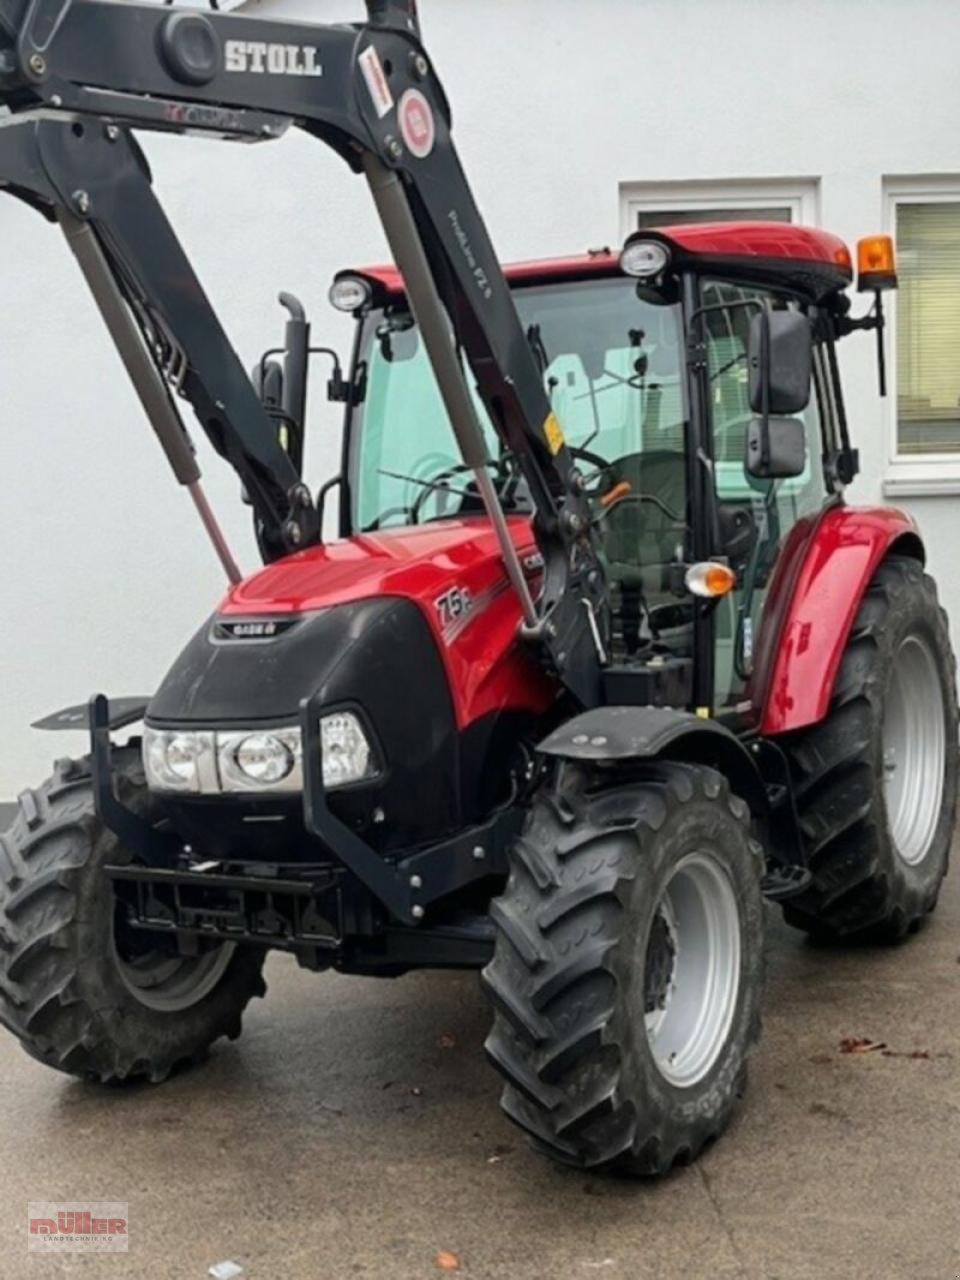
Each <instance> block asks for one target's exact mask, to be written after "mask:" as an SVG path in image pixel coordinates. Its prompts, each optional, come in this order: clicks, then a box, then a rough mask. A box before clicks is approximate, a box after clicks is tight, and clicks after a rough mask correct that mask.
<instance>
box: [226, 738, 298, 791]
mask: <svg viewBox="0 0 960 1280" xmlns="http://www.w3.org/2000/svg"><path fill="white" fill-rule="evenodd" d="M233 759H234V763H235V764H236V766H237V768H238V769H239V771H240V773H241V774H242V775H243V776H244V777H245V778H249V779H250V781H251V782H254V783H257V784H259V785H260V786H268V787H270V786H274V785H275V784H276V783H278V782H282V781H283V779H284V778H286V777H288V776H289V775H290V773H292V771H293V766H294V763H295V761H294V756H293V752H292V751H291V750H290V748H289V747H288V746H287V745H286V743H284V742H281V741H280V739H279V738H275V737H274V736H273V734H271V733H255V734H251V735H250V737H249V738H244V739H243V741H242V742H241V743H240V744H239V745H238V746H237V748H236V749H235V751H234V753H233Z"/></svg>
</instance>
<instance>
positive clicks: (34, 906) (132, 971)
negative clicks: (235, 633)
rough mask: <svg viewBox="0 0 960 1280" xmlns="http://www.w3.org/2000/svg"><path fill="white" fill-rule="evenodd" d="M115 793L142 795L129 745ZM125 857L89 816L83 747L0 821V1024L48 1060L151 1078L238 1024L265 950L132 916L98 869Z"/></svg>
mask: <svg viewBox="0 0 960 1280" xmlns="http://www.w3.org/2000/svg"><path fill="white" fill-rule="evenodd" d="M115 754H116V758H117V760H118V768H117V773H116V783H117V788H118V791H119V794H120V796H121V798H122V799H123V800H124V802H125V803H127V804H129V805H131V806H132V807H134V808H138V809H144V808H145V807H146V806H147V805H148V804H149V797H148V795H147V791H146V786H145V783H144V778H143V772H142V767H141V764H140V758H139V751H138V750H137V749H136V748H135V747H131V748H124V749H122V750H120V751H118V752H116V753H115ZM128 860H129V854H127V853H126V852H125V851H124V850H123V849H122V848H120V847H119V845H118V843H117V841H116V839H115V837H114V836H113V835H112V834H111V833H110V832H109V831H107V830H106V829H105V828H104V827H103V825H102V823H101V822H100V821H99V819H98V818H97V816H96V812H95V808H94V801H93V790H92V783H91V778H90V774H89V770H88V767H87V765H86V763H85V762H83V761H77V762H75V761H69V760H68V761H64V762H62V763H61V764H60V765H59V766H58V768H57V772H56V774H55V776H54V777H53V778H51V779H50V780H49V781H48V782H46V783H44V784H43V786H42V787H40V788H38V789H37V790H36V791H27V792H24V794H23V795H22V796H21V798H20V805H19V809H18V812H17V815H16V818H15V820H14V823H13V826H12V827H11V828H10V829H9V830H8V831H6V832H4V833H3V834H2V835H0V1024H2V1025H4V1026H6V1027H7V1028H8V1029H9V1030H10V1031H12V1032H13V1034H14V1035H15V1036H17V1037H18V1038H19V1040H20V1041H21V1043H22V1044H23V1047H24V1048H25V1049H26V1050H27V1052H28V1053H29V1054H31V1055H32V1056H33V1057H34V1058H37V1059H39V1060H40V1061H41V1062H43V1063H45V1064H46V1065H47V1066H51V1067H55V1068H57V1069H58V1070H60V1071H66V1072H69V1073H70V1074H71V1075H76V1076H80V1077H82V1078H84V1079H89V1080H100V1081H116V1080H126V1079H134V1078H137V1077H144V1076H146V1077H148V1078H149V1079H151V1080H153V1081H160V1080H163V1079H165V1077H166V1076H168V1075H169V1074H170V1072H171V1071H172V1070H173V1069H174V1068H175V1067H178V1066H180V1065H182V1064H184V1063H188V1062H192V1061H194V1060H196V1059H198V1058H201V1057H202V1056H203V1055H204V1054H205V1053H206V1050H207V1048H208V1047H209V1046H210V1045H211V1044H212V1043H213V1042H214V1041H215V1040H216V1039H218V1038H219V1037H220V1036H223V1035H226V1036H229V1037H231V1038H235V1037H236V1036H238V1035H239V1034H240V1020H241V1017H242V1014H243V1010H244V1008H245V1007H246V1005H247V1003H248V1002H249V1001H250V999H251V998H252V997H253V996H256V995H263V994H264V992H265V990H266V988H265V987H264V983H263V978H262V976H261V969H262V967H263V952H262V951H260V950H259V949H251V948H245V947H239V946H236V945H235V944H233V943H221V944H217V943H213V942H206V941H203V942H201V943H200V945H199V947H198V950H197V952H196V954H194V955H189V956H187V955H182V954H180V953H179V952H178V951H177V949H176V945H175V941H174V939H172V938H168V937H166V936H163V937H159V936H157V937H154V936H153V935H151V934H149V933H146V934H145V933H142V932H140V931H137V930H134V929H133V928H131V927H130V925H129V924H128V923H127V920H126V914H125V912H124V911H123V909H122V907H121V906H120V904H119V903H118V902H117V900H116V898H115V897H114V892H113V885H112V883H111V881H110V878H109V876H108V875H107V874H106V871H105V869H104V868H105V866H106V865H107V864H108V863H111V862H114V863H117V862H123V861H128Z"/></svg>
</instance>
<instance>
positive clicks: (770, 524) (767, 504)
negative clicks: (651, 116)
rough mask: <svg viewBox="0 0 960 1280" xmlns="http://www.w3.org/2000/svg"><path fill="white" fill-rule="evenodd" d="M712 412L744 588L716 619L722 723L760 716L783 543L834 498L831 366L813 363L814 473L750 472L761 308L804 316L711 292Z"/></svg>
mask: <svg viewBox="0 0 960 1280" xmlns="http://www.w3.org/2000/svg"><path fill="white" fill-rule="evenodd" d="M702 305H703V307H704V308H705V309H706V310H705V311H704V330H705V345H706V352H705V362H706V369H705V375H704V377H705V383H706V394H705V403H706V412H707V417H708V424H709V434H710V440H711V442H712V458H713V477H714V486H715V495H716V525H717V527H716V530H715V538H716V543H717V547H716V553H717V554H718V555H720V556H723V557H725V558H726V559H727V560H728V561H729V563H730V566H731V567H732V568H733V569H734V571H735V572H736V587H735V589H734V590H733V591H732V592H731V594H730V595H728V596H726V597H725V598H724V599H723V600H721V602H720V604H719V606H718V607H717V609H716V611H715V613H714V615H713V627H714V634H713V645H714V700H713V709H714V714H716V715H724V714H730V713H735V712H740V713H744V712H749V711H750V710H752V707H751V704H750V701H749V696H748V686H749V682H750V676H751V674H752V671H753V661H754V654H755V651H756V647H757V637H758V635H759V631H760V626H761V624H762V620H763V610H764V604H765V601H766V596H767V588H768V585H769V583H770V579H771V576H772V573H773V568H774V565H775V564H776V561H777V557H778V555H779V552H780V549H781V547H782V546H783V543H784V541H785V539H786V537H787V536H788V534H789V533H790V531H791V530H792V529H793V528H794V526H795V525H796V524H797V522H798V521H799V520H801V519H803V518H804V517H805V516H809V515H811V514H813V513H816V512H818V511H819V510H820V509H821V508H822V507H823V504H824V502H825V501H826V499H827V497H828V496H829V489H828V486H827V483H826V480H825V476H824V465H823V458H824V452H825V447H824V435H823V423H822V415H821V405H822V404H823V403H824V401H823V398H822V393H823V390H824V388H823V386H822V383H821V378H820V372H819V371H820V370H821V369H822V367H823V365H822V361H821V360H820V359H819V358H818V359H816V360H815V361H814V369H815V372H814V375H813V380H812V384H811V395H810V402H809V404H808V406H807V409H806V410H805V411H804V413H803V414H800V415H797V416H798V417H800V418H801V419H802V421H803V425H804V433H805V436H806V466H805V468H804V471H803V474H802V475H799V476H796V477H794V478H792V479H789V480H757V479H755V478H754V477H752V476H750V475H749V474H748V472H747V469H746V444H747V429H748V426H749V424H750V421H751V419H752V417H753V414H752V412H751V409H750V403H749V395H748V367H747V359H748V356H747V345H748V336H749V329H750V321H751V319H752V318H753V316H755V315H756V313H757V308H758V306H765V307H770V308H773V309H777V308H782V307H792V306H796V305H797V303H796V301H795V300H792V299H790V298H788V297H786V296H785V295H783V294H778V293H776V292H775V291H771V290H766V289H759V288H756V287H755V286H752V285H739V284H734V283H732V282H729V281H721V280H706V281H704V283H703V286H702Z"/></svg>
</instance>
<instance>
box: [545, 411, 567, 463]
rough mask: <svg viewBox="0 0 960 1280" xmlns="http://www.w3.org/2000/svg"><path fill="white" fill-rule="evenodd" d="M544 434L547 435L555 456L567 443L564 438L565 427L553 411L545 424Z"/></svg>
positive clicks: (551, 450)
mask: <svg viewBox="0 0 960 1280" xmlns="http://www.w3.org/2000/svg"><path fill="white" fill-rule="evenodd" d="M543 434H544V435H545V436H546V437H547V444H548V445H549V446H550V452H551V453H552V454H553V456H554V457H556V456H557V454H558V453H559V452H560V450H561V449H562V448H563V446H564V445H565V444H566V440H565V439H564V438H563V429H562V428H561V426H560V422H559V420H558V418H557V415H556V414H555V413H551V415H550V417H549V418H548V419H547V420H546V422H545V423H544V424H543Z"/></svg>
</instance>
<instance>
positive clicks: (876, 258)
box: [857, 236, 897, 293]
mask: <svg viewBox="0 0 960 1280" xmlns="http://www.w3.org/2000/svg"><path fill="white" fill-rule="evenodd" d="M857 276H858V285H857V287H858V288H859V290H860V292H861V293H876V292H878V291H879V292H882V291H883V290H884V289H895V288H896V287H897V260H896V255H895V254H894V251H893V239H892V238H891V237H890V236H865V237H864V238H863V239H862V240H858V241H857Z"/></svg>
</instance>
